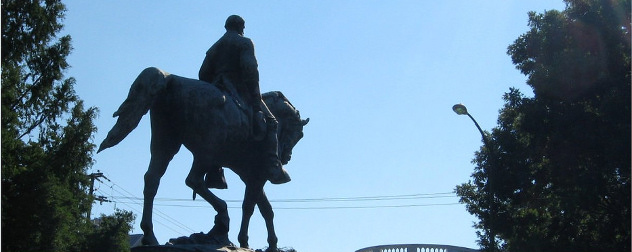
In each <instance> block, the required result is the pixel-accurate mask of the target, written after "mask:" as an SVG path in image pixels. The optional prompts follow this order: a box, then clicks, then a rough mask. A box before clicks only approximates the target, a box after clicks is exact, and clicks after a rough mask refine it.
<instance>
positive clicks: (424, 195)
mask: <svg viewBox="0 0 632 252" xmlns="http://www.w3.org/2000/svg"><path fill="white" fill-rule="evenodd" d="M112 197H113V198H116V199H123V200H142V198H138V197H125V196H112ZM455 197H457V196H456V195H455V194H454V193H452V192H444V193H420V194H404V195H383V196H357V197H328V198H303V199H301V198H298V199H271V200H270V202H277V203H281V202H282V203H307V202H346V201H385V200H413V199H436V198H455ZM154 201H173V202H178V201H180V202H192V201H191V199H184V198H155V199H154ZM224 201H226V202H237V203H241V202H242V200H234V199H228V200H224ZM204 203H205V201H204Z"/></svg>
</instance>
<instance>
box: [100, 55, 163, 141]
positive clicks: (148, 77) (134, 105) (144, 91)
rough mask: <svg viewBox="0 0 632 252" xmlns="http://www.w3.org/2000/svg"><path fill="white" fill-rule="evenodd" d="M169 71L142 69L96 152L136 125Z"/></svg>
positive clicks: (124, 134) (127, 132)
mask: <svg viewBox="0 0 632 252" xmlns="http://www.w3.org/2000/svg"><path fill="white" fill-rule="evenodd" d="M167 77H169V73H167V72H164V71H162V70H160V69H158V68H155V67H149V68H146V69H145V70H143V71H142V72H141V73H140V74H139V75H138V77H136V80H134V83H132V87H130V89H129V94H128V95H127V99H125V101H124V102H123V103H122V104H121V106H120V107H119V109H118V110H117V111H116V112H114V115H112V117H117V116H118V120H117V121H116V124H115V125H114V127H112V129H111V130H110V132H108V135H107V137H106V138H105V139H104V140H103V142H101V145H100V146H99V150H98V151H97V153H99V152H101V151H102V150H105V149H107V148H110V147H112V146H114V145H117V144H118V143H120V142H121V141H122V140H123V139H124V138H125V137H126V136H127V135H128V134H129V133H130V132H132V130H134V129H135V128H136V126H138V123H139V122H140V119H142V118H143V115H145V114H147V111H149V108H150V106H151V104H152V103H153V101H154V99H155V97H156V95H157V94H158V93H159V92H160V91H162V90H164V89H165V88H166V86H167Z"/></svg>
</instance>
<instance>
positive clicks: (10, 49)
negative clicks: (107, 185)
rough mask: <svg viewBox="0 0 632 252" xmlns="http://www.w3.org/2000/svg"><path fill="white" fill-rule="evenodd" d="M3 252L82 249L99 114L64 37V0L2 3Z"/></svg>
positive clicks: (88, 229) (87, 224) (88, 228)
mask: <svg viewBox="0 0 632 252" xmlns="http://www.w3.org/2000/svg"><path fill="white" fill-rule="evenodd" d="M1 11H2V20H1V21H2V24H1V25H2V47H1V48H2V112H1V118H2V119H1V120H2V137H1V139H2V140H1V141H2V231H3V232H2V251H80V249H81V248H82V247H85V246H86V245H85V243H86V242H87V241H86V240H85V235H84V234H89V233H90V232H91V229H92V225H91V224H90V222H89V221H88V220H87V219H86V218H85V213H86V211H87V209H88V207H89V206H90V204H91V203H92V198H91V196H90V195H88V193H87V192H86V188H87V186H88V184H89V179H88V177H87V176H86V171H87V169H88V168H89V167H90V166H91V165H92V162H93V160H92V153H93V151H94V147H95V145H94V144H92V143H91V136H92V133H93V132H94V131H95V130H96V129H95V126H94V124H93V122H92V121H93V119H94V118H95V116H96V114H97V109H96V108H88V109H84V107H83V102H82V100H80V99H79V97H77V95H76V94H75V92H74V88H73V86H74V84H75V80H74V79H73V78H64V76H63V72H64V71H65V70H66V69H67V68H68V67H69V66H68V63H67V62H66V57H67V56H68V55H69V54H70V51H71V49H72V48H71V45H70V41H71V39H70V36H68V35H66V36H62V37H56V34H57V33H58V32H59V31H60V30H61V29H62V27H63V25H62V23H61V21H62V19H63V17H64V16H63V14H64V11H65V7H64V5H63V4H62V3H61V1H59V0H46V1H42V0H2V7H1Z"/></svg>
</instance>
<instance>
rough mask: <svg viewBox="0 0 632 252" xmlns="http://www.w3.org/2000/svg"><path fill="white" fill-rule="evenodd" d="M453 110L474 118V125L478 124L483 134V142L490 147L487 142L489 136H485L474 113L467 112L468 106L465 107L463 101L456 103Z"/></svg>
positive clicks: (458, 113)
mask: <svg viewBox="0 0 632 252" xmlns="http://www.w3.org/2000/svg"><path fill="white" fill-rule="evenodd" d="M452 110H453V111H454V113H456V114H457V115H467V116H469V117H470V119H472V122H474V125H476V128H478V131H479V132H480V133H481V136H482V137H483V143H484V144H485V147H489V144H488V143H487V136H485V133H484V132H483V130H482V129H481V126H479V125H478V122H476V120H474V117H472V115H470V113H468V112H467V108H466V107H465V105H463V104H461V103H459V104H455V105H454V106H452Z"/></svg>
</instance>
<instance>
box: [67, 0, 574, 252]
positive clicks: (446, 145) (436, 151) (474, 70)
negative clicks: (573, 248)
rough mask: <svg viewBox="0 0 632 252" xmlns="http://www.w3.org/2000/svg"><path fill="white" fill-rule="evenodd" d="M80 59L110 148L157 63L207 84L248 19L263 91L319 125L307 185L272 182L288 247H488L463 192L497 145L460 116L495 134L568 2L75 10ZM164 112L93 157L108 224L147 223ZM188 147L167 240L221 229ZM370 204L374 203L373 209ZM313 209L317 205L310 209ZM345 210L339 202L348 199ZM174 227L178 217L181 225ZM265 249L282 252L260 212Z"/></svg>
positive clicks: (298, 152)
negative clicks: (522, 46) (145, 202)
mask: <svg viewBox="0 0 632 252" xmlns="http://www.w3.org/2000/svg"><path fill="white" fill-rule="evenodd" d="M66 4H67V8H68V10H67V12H66V19H65V21H64V23H65V30H64V31H63V32H62V34H70V35H71V36H72V38H73V46H74V51H73V53H72V54H71V56H70V57H69V58H68V61H69V63H70V64H71V65H72V68H71V69H70V70H69V71H68V72H67V73H66V75H67V76H72V77H75V78H76V79H77V85H76V87H75V88H76V90H77V93H78V94H79V96H80V97H81V98H82V99H83V100H84V101H85V103H86V105H87V106H95V107H98V108H99V109H100V111H101V112H100V117H99V118H97V120H96V121H95V123H96V125H97V127H98V130H99V131H98V133H97V134H96V135H95V138H94V142H95V143H97V144H98V143H100V142H101V141H102V140H103V139H104V138H105V135H106V134H107V131H108V130H109V129H110V128H111V127H112V126H113V125H114V123H115V119H114V118H112V117H111V114H112V113H113V112H114V111H115V110H116V109H117V108H118V106H119V105H120V103H121V102H122V101H123V100H124V99H125V97H126V96H127V92H128V90H129V87H130V85H131V83H132V81H133V80H134V79H135V78H136V76H137V75H138V74H139V73H140V71H142V70H143V69H144V68H146V67H149V66H156V67H159V68H161V69H163V70H165V71H167V72H170V73H173V74H177V75H181V76H185V77H191V78H196V77H197V72H198V70H199V66H200V64H201V62H202V60H203V58H204V53H205V51H206V50H207V49H208V48H209V47H210V46H211V44H212V43H214V42H215V41H216V40H217V39H218V38H219V37H220V36H221V35H222V34H223V33H224V28H223V25H224V21H225V19H226V17H228V16H229V15H231V14H238V15H241V16H242V17H243V18H244V19H245V20H246V30H245V36H247V37H249V38H251V39H252V40H253V41H254V43H255V49H256V55H257V58H258V61H259V72H260V79H261V82H260V86H261V89H262V91H272V90H280V91H283V92H284V93H285V95H286V96H287V97H288V98H289V99H290V100H291V101H292V103H293V104H294V105H295V106H296V107H297V108H298V109H299V110H300V111H301V115H302V116H303V117H309V118H311V121H310V123H309V124H308V125H307V126H306V127H305V131H304V133H305V137H304V138H303V140H301V142H299V144H298V145H297V146H296V148H295V149H294V155H293V159H292V161H290V163H289V164H288V165H287V166H286V169H287V170H288V171H289V172H290V174H291V176H292V179H293V180H292V182H290V183H288V184H284V185H270V184H268V185H267V186H266V192H267V195H268V197H269V198H270V199H271V200H272V201H273V202H272V204H273V207H274V208H275V209H276V210H275V213H276V216H275V224H276V229H277V235H278V236H279V246H281V247H284V246H290V247H294V248H295V249H297V250H298V251H301V252H308V251H323V250H328V251H355V250H357V249H360V248H364V247H368V246H374V245H381V244H394V243H433V244H446V245H455V246H464V247H470V248H477V247H478V246H477V245H476V239H477V237H476V234H475V231H476V230H475V229H474V228H473V227H472V225H473V223H474V222H475V221H476V219H475V217H473V216H471V215H470V214H469V213H468V212H467V211H466V210H465V206H464V205H461V204H458V198H457V197H456V195H454V194H453V190H454V188H455V186H456V185H458V184H461V183H464V182H467V181H468V180H469V179H470V174H471V173H472V171H473V167H474V166H473V165H472V164H471V160H472V158H473V156H474V152H475V151H477V150H478V149H479V147H480V146H481V145H482V141H481V136H480V134H479V132H478V131H477V130H476V127H475V126H474V125H473V123H472V122H471V121H470V120H469V118H467V117H465V116H457V115H456V114H455V113H454V112H452V110H451V107H452V105H454V104H455V103H464V104H466V105H467V106H468V109H469V111H470V113H471V114H472V115H473V116H474V117H475V118H476V119H477V120H478V122H479V123H480V125H481V127H482V128H483V129H486V130H489V129H491V128H492V127H494V126H495V125H496V118H497V115H498V110H499V109H500V108H501V107H502V105H503V101H502V99H501V97H502V95H503V93H505V92H507V91H508V90H509V88H510V87H517V88H519V89H520V90H522V91H523V93H525V94H527V95H531V89H530V88H529V87H528V86H526V85H525V84H524V82H525V77H524V76H523V75H521V74H520V72H519V71H518V70H516V69H515V68H514V66H513V64H512V63H511V59H510V57H509V56H508V55H507V54H506V51H507V46H508V45H509V44H511V43H512V42H513V41H514V40H515V39H516V38H518V36H520V35H521V34H523V33H525V32H526V31H527V29H528V26H527V21H528V18H527V12H528V11H536V12H543V11H544V10H551V9H557V10H562V9H563V8H564V3H563V2H562V1H561V0H556V1H552V0H537V1H534V0H530V1H523V0H515V1H507V0H494V1H454V0H448V1H418V0H411V1H328V0H327V1H311V0H309V1H256V2H255V1H230V2H228V1H201V0H198V1H146V0H145V1H120V0H115V1H66ZM149 140H150V128H149V116H148V115H146V116H145V118H144V119H143V121H142V122H141V124H140V125H139V126H138V128H136V130H135V131H133V132H132V133H131V134H130V135H129V136H128V137H127V138H126V139H125V140H124V141H123V142H122V143H120V144H119V145H117V146H115V147H113V148H112V149H108V150H106V151H104V152H102V153H100V154H97V155H95V156H94V159H95V161H96V162H95V164H94V166H93V168H92V170H93V171H97V170H100V171H102V172H103V173H105V175H106V176H107V177H108V178H109V179H110V180H111V181H110V182H108V181H104V183H98V184H97V185H96V186H97V189H98V190H97V193H96V194H97V195H103V196H107V197H108V198H109V199H111V200H113V201H114V202H113V203H103V204H102V205H100V204H95V206H94V208H93V215H97V214H100V213H105V214H109V213H112V211H113V209H114V208H120V209H125V210H129V211H133V212H134V213H136V214H137V220H136V223H135V227H134V231H133V232H134V233H141V232H142V231H141V230H140V228H139V227H138V226H139V223H140V216H141V209H142V207H141V204H142V200H141V198H142V195H143V194H142V190H143V174H144V173H145V171H146V169H147V165H148V163H149V158H150V155H149ZM191 161H192V160H191V154H190V153H189V152H188V151H187V150H186V149H184V148H182V149H181V151H180V153H179V154H178V155H177V156H176V158H175V159H174V160H173V161H172V162H171V164H170V166H169V169H168V170H167V173H166V175H165V176H164V177H163V179H162V181H161V186H160V189H159V191H158V196H157V201H156V206H155V208H156V209H157V212H156V213H155V214H154V220H155V231H156V233H157V237H158V240H159V242H160V243H165V242H167V241H168V239H169V238H175V237H179V236H184V235H190V234H191V233H192V232H201V231H203V232H207V231H208V230H209V229H210V228H211V225H212V220H213V216H214V214H215V213H214V211H213V209H212V208H211V207H210V206H209V205H208V204H206V203H205V202H204V201H203V200H201V199H200V198H198V199H197V200H196V201H191V195H192V192H191V190H190V189H189V188H188V187H187V186H186V185H185V184H184V179H185V177H186V174H187V173H188V170H189V168H190V166H191ZM226 175H227V180H228V184H229V189H228V190H221V191H218V190H215V192H216V193H217V195H218V196H220V197H221V198H223V199H226V200H229V202H228V204H229V207H231V208H230V209H229V211H230V216H231V221H232V222H231V231H230V239H231V240H232V241H233V242H237V232H238V229H239V222H240V220H241V209H240V205H241V203H240V201H241V199H242V198H243V191H244V186H243V183H242V182H241V181H240V180H239V179H238V178H237V177H236V176H235V175H234V174H233V173H232V172H231V171H227V172H226ZM364 197H367V198H364ZM300 199H302V200H300ZM335 199H338V200H335ZM166 216H169V217H166ZM250 239H251V242H250V244H251V246H252V247H254V248H262V247H264V246H267V243H266V233H265V226H264V223H263V220H262V218H261V216H260V215H259V214H258V212H256V213H255V215H254V216H253V219H252V223H251V228H250Z"/></svg>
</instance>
